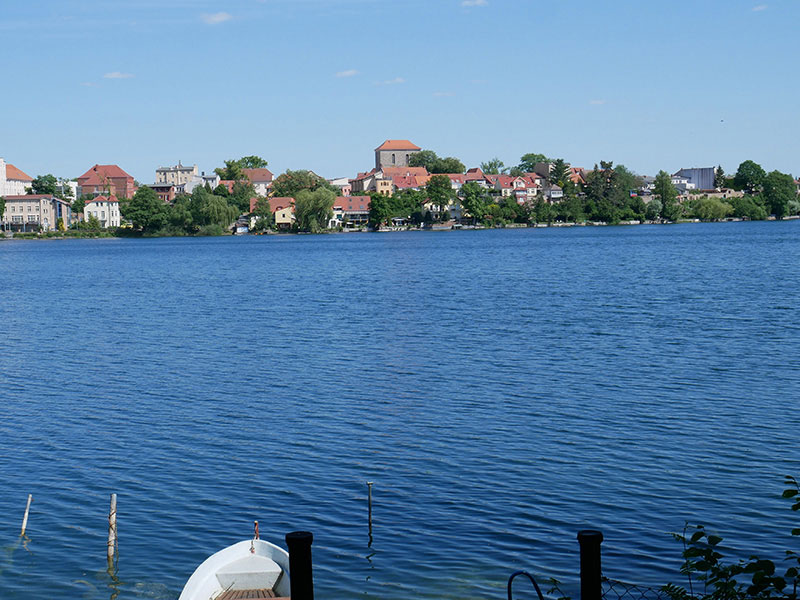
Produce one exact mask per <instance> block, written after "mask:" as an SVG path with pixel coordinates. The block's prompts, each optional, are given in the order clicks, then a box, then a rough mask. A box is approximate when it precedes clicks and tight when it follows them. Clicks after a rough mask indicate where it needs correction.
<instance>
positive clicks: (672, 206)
mask: <svg viewBox="0 0 800 600" xmlns="http://www.w3.org/2000/svg"><path fill="white" fill-rule="evenodd" d="M653 194H654V195H655V197H656V198H658V199H659V201H660V202H661V216H662V217H663V218H664V219H666V220H667V221H674V220H675V219H676V218H677V215H679V214H680V211H679V210H676V206H677V204H678V190H677V189H675V186H674V185H673V184H672V177H670V175H669V173H667V172H666V171H663V170H662V171H659V172H658V175H656V180H655V182H654V188H653Z"/></svg>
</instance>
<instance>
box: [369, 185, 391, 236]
mask: <svg viewBox="0 0 800 600" xmlns="http://www.w3.org/2000/svg"><path fill="white" fill-rule="evenodd" d="M389 201H390V198H389V196H384V195H383V194H372V195H371V196H370V201H369V224H370V226H371V227H373V228H374V229H380V227H381V225H383V224H384V223H386V222H387V221H389V219H391V218H392V207H391V205H390V203H389Z"/></svg>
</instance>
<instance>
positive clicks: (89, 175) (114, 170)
mask: <svg viewBox="0 0 800 600" xmlns="http://www.w3.org/2000/svg"><path fill="white" fill-rule="evenodd" d="M134 192H136V184H135V182H134V180H133V177H132V176H131V175H128V174H127V173H126V172H125V171H123V170H122V169H121V168H120V167H119V166H117V165H95V166H93V167H92V168H91V169H89V170H88V171H86V173H84V174H83V175H81V176H80V177H78V194H79V195H80V196H101V195H114V196H116V197H117V198H132V197H133V194H134Z"/></svg>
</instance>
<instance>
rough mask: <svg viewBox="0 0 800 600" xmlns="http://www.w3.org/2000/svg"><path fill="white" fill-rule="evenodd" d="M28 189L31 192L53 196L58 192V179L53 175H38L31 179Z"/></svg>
mask: <svg viewBox="0 0 800 600" xmlns="http://www.w3.org/2000/svg"><path fill="white" fill-rule="evenodd" d="M30 189H31V193H33V194H48V195H51V196H55V195H56V194H58V193H59V185H58V179H56V177H55V175H50V174H48V175H39V176H38V177H37V178H36V179H34V180H33V181H31V188H30Z"/></svg>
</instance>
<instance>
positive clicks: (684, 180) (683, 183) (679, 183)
mask: <svg viewBox="0 0 800 600" xmlns="http://www.w3.org/2000/svg"><path fill="white" fill-rule="evenodd" d="M670 180H671V181H672V185H674V186H675V189H676V190H678V193H679V194H680V195H681V196H685V195H686V194H687V193H689V190H694V189H695V185H694V183H692V182H691V180H690V179H689V178H688V177H683V176H681V175H677V174H676V175H672V176H671V177H670Z"/></svg>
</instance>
